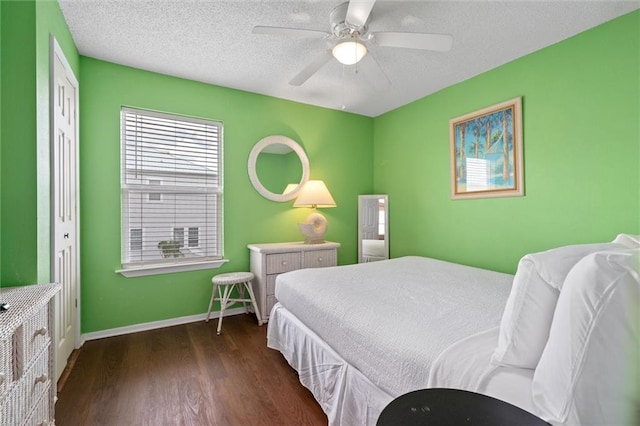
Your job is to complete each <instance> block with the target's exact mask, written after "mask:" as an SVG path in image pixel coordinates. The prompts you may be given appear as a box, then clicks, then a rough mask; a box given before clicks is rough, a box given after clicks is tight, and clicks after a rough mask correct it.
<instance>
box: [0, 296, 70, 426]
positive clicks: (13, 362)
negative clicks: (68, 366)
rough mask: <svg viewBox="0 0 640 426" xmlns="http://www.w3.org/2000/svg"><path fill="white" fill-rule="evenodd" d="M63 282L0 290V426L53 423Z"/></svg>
mask: <svg viewBox="0 0 640 426" xmlns="http://www.w3.org/2000/svg"><path fill="white" fill-rule="evenodd" d="M59 290H60V285H59V284H39V285H29V286H24V287H10V288H6V287H5V288H2V289H0V302H2V303H8V304H9V305H10V307H9V310H8V311H5V312H2V313H0V424H2V425H11V426H22V425H34V426H35V425H53V424H54V396H55V394H56V384H55V379H54V371H53V366H54V359H53V357H54V352H53V350H54V344H53V332H52V328H53V312H54V308H53V296H55V294H56V293H57V292H58V291H59Z"/></svg>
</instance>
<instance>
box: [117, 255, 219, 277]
mask: <svg viewBox="0 0 640 426" xmlns="http://www.w3.org/2000/svg"><path fill="white" fill-rule="evenodd" d="M228 261H229V259H220V260H211V261H207V262H192V263H176V264H173V263H172V264H158V265H152V266H149V265H147V266H139V267H130V268H126V269H117V270H116V273H118V274H122V275H124V276H125V277H127V278H135V277H145V276H147V275H160V274H171V273H173V272H185V271H198V270H200V269H215V268H219V267H221V266H222V265H224V264H225V263H227V262H228Z"/></svg>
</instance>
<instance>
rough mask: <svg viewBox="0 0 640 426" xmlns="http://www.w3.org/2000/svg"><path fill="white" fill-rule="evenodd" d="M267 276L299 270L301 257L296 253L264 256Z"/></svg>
mask: <svg viewBox="0 0 640 426" xmlns="http://www.w3.org/2000/svg"><path fill="white" fill-rule="evenodd" d="M266 264H267V265H266V266H267V271H266V272H267V274H280V273H282V272H289V271H295V270H296V269H300V264H301V256H300V253H299V252H296V253H274V254H268V255H267V256H266Z"/></svg>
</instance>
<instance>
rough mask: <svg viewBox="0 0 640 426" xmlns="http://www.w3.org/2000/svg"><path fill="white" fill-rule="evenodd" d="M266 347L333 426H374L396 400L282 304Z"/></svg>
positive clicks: (276, 309)
mask: <svg viewBox="0 0 640 426" xmlns="http://www.w3.org/2000/svg"><path fill="white" fill-rule="evenodd" d="M267 346H268V347H269V348H272V349H276V350H278V351H280V352H281V353H282V355H283V356H284V357H285V359H286V360H287V361H288V362H289V365H291V366H292V367H293V368H294V369H295V370H296V371H297V372H298V377H299V378H300V382H301V383H302V384H303V385H304V386H305V387H306V388H307V389H309V390H310V391H311V393H312V394H313V396H314V397H315V399H316V400H317V401H318V402H319V403H320V406H321V407H322V410H323V411H324V412H325V414H326V415H327V419H328V421H329V425H330V426H338V425H375V424H376V421H377V420H378V417H379V416H380V412H382V410H383V409H384V407H386V406H387V404H388V403H389V402H391V401H392V400H393V398H394V397H392V396H391V395H389V394H387V393H386V392H384V391H383V390H381V389H380V388H378V387H377V386H376V385H374V384H373V383H371V381H369V379H367V378H366V377H365V376H364V375H363V374H362V373H361V372H360V371H358V370H357V369H356V368H354V367H353V366H351V365H350V364H349V363H347V362H346V361H345V360H344V359H342V357H340V355H338V354H337V353H336V352H335V351H334V350H333V349H332V348H331V347H330V346H329V345H327V344H326V343H325V342H324V341H323V340H322V339H320V338H319V337H318V336H317V335H316V334H315V333H314V332H313V331H311V330H310V329H309V328H308V327H306V326H305V325H304V324H303V323H302V322H300V320H298V319H297V318H296V317H295V316H294V315H293V314H292V313H291V312H289V311H287V310H286V309H285V308H284V307H283V306H282V305H280V304H279V303H278V304H276V305H275V306H274V307H273V310H272V311H271V316H270V317H269V326H268V330H267ZM300 348H303V349H302V350H300Z"/></svg>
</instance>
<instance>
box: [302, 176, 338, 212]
mask: <svg viewBox="0 0 640 426" xmlns="http://www.w3.org/2000/svg"><path fill="white" fill-rule="evenodd" d="M335 206H336V202H335V201H334V200H333V197H332V196H331V193H330V192H329V190H328V189H327V186H326V185H325V184H324V182H323V181H321V180H308V181H307V182H306V183H305V184H304V186H303V187H302V190H301V191H300V195H298V198H296V201H295V203H293V207H313V208H316V207H335Z"/></svg>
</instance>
